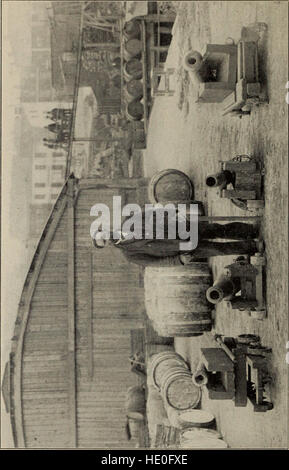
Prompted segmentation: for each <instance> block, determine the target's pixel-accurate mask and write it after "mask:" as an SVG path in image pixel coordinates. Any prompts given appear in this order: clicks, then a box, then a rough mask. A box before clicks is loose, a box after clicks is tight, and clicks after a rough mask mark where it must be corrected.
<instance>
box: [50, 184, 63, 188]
mask: <svg viewBox="0 0 289 470" xmlns="http://www.w3.org/2000/svg"><path fill="white" fill-rule="evenodd" d="M51 186H52V188H61V186H62V183H52V185H51Z"/></svg>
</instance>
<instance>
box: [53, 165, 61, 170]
mask: <svg viewBox="0 0 289 470" xmlns="http://www.w3.org/2000/svg"><path fill="white" fill-rule="evenodd" d="M62 169H63V165H52V170H62Z"/></svg>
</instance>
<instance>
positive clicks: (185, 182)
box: [148, 169, 194, 204]
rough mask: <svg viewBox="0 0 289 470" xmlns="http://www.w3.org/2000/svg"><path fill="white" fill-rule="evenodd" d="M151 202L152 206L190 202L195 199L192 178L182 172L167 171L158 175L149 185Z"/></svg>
mask: <svg viewBox="0 0 289 470" xmlns="http://www.w3.org/2000/svg"><path fill="white" fill-rule="evenodd" d="M148 191H149V201H150V202H151V203H152V204H156V203H158V202H159V203H168V202H180V203H181V202H183V203H185V202H188V201H192V199H193V197H194V187H193V183H192V182H191V180H190V178H189V177H188V176H187V175H186V174H185V173H183V172H182V171H180V170H175V169H167V170H163V171H160V172H158V173H156V174H155V175H154V176H153V177H152V179H151V180H150V183H149V188H148Z"/></svg>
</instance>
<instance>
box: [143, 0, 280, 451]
mask: <svg viewBox="0 0 289 470" xmlns="http://www.w3.org/2000/svg"><path fill="white" fill-rule="evenodd" d="M287 19H288V7H287V3H286V2H179V3H178V16H177V20H176V23H175V26H174V36H173V40H172V43H171V47H170V51H169V56H168V64H169V65H170V66H172V67H175V70H176V72H175V79H174V81H173V82H172V83H173V85H174V86H175V90H176V91H175V94H174V96H173V97H158V98H156V100H155V104H154V107H153V110H152V114H151V118H150V127H149V135H148V146H147V151H146V152H145V155H144V162H145V163H144V165H145V173H146V174H147V175H148V176H151V175H152V174H153V173H154V172H155V171H158V170H161V169H164V168H177V169H180V170H182V171H185V172H186V173H187V174H188V175H189V176H190V177H191V178H192V181H193V182H194V186H195V197H196V199H199V200H202V201H204V203H205V206H206V208H207V211H208V213H209V214H214V215H244V212H243V211H241V210H239V209H238V208H236V207H235V206H233V205H232V204H231V203H230V202H229V201H228V200H223V199H220V198H219V197H218V195H217V191H216V190H214V189H210V190H209V191H207V189H206V187H205V184H204V181H205V177H206V175H207V174H209V173H214V172H216V171H218V169H219V164H218V162H219V160H228V159H230V158H232V157H234V156H235V155H237V154H244V153H246V154H250V155H253V156H255V157H258V158H259V159H260V160H261V161H262V162H263V163H264V166H265V170H266V174H265V178H264V180H265V181H264V191H265V211H264V216H263V220H262V232H263V235H264V240H265V244H266V257H267V271H266V272H267V275H266V285H267V289H266V295H267V318H266V319H265V320H264V321H258V320H254V319H251V318H250V317H248V316H247V315H246V313H245V312H238V311H235V312H232V311H230V310H229V309H228V307H227V306H223V305H221V306H218V307H217V310H216V320H215V329H216V331H217V332H218V333H222V334H226V335H232V336H236V335H238V334H241V333H247V332H250V333H256V334H259V335H260V336H261V338H262V342H263V344H264V345H266V346H270V347H272V349H273V354H272V360H271V362H270V372H271V375H272V377H273V379H274V383H273V385H272V387H271V393H272V400H273V403H274V409H273V410H272V411H268V412H266V413H254V412H253V410H252V409H251V407H250V406H249V405H248V406H247V407H246V408H236V407H234V404H233V402H232V401H230V400H228V401H216V400H214V401H210V402H209V401H208V400H207V399H206V397H205V396H204V399H203V406H204V407H205V408H210V409H211V410H212V411H213V412H214V413H215V416H216V418H217V422H218V425H219V427H220V430H221V432H222V434H223V436H224V438H225V439H226V441H227V442H228V444H229V446H230V447H232V448H281V447H287V446H288V440H287V423H288V410H287V404H288V403H287V389H288V368H287V367H288V366H286V362H285V355H286V341H287V340H288V316H287V315H288V313H287V305H288V296H287V292H288V289H287V277H288V271H287V269H288V268H287V267H288V263H287V254H288V244H287V227H288V198H287V186H288V178H287V175H288V163H287V161H288V132H287V131H288V120H287V104H286V101H285V94H286V90H285V85H286V82H287V80H288V78H287V77H288V67H287V62H288V22H287ZM249 25H251V26H250V28H251V29H250V30H251V31H258V34H259V37H260V39H259V41H258V42H259V60H260V77H261V81H262V86H263V90H264V92H266V93H267V94H268V98H269V104H265V105H262V106H260V107H255V108H254V109H253V111H252V113H251V115H250V116H244V117H243V118H242V119H241V120H240V119H238V118H233V117H229V116H225V117H222V115H221V109H222V106H221V105H219V104H199V103H196V102H195V101H196V90H195V89H194V86H193V85H192V83H191V82H190V80H189V77H188V75H187V72H185V71H184V70H183V67H182V57H183V54H184V53H185V52H186V51H187V50H188V49H190V48H191V47H192V48H193V49H196V50H199V51H200V52H202V51H203V50H204V48H205V46H206V44H207V43H215V44H218V43H219V44H222V43H224V42H225V40H226V38H228V37H231V38H233V39H234V40H235V41H237V40H238V39H239V38H240V34H241V29H242V27H243V26H249ZM264 25H266V27H265V26H264ZM160 123H161V125H160ZM232 259H233V258H232V257H221V258H213V259H211V265H212V270H213V274H214V276H217V275H218V273H220V271H221V269H222V268H223V267H224V266H225V265H227V264H229V263H230V262H231V261H232ZM211 341H212V340H211V338H210V335H204V336H202V337H200V338H178V339H176V341H175V346H176V349H177V350H178V351H179V352H180V353H182V354H183V355H184V357H186V358H187V359H188V360H189V361H190V362H191V367H192V369H194V367H195V365H196V363H197V361H198V355H199V348H200V347H202V346H205V345H208V344H210V343H211ZM204 395H205V394H204Z"/></svg>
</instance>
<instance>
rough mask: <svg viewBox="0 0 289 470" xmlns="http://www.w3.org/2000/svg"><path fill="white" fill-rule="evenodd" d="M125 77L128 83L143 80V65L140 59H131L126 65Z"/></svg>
mask: <svg viewBox="0 0 289 470" xmlns="http://www.w3.org/2000/svg"><path fill="white" fill-rule="evenodd" d="M123 75H124V78H125V80H126V81H128V82H129V81H130V80H132V79H134V80H137V79H140V78H142V63H141V61H140V60H139V59H136V58H134V59H130V60H129V61H128V62H126V63H125V64H124V68H123Z"/></svg>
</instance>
